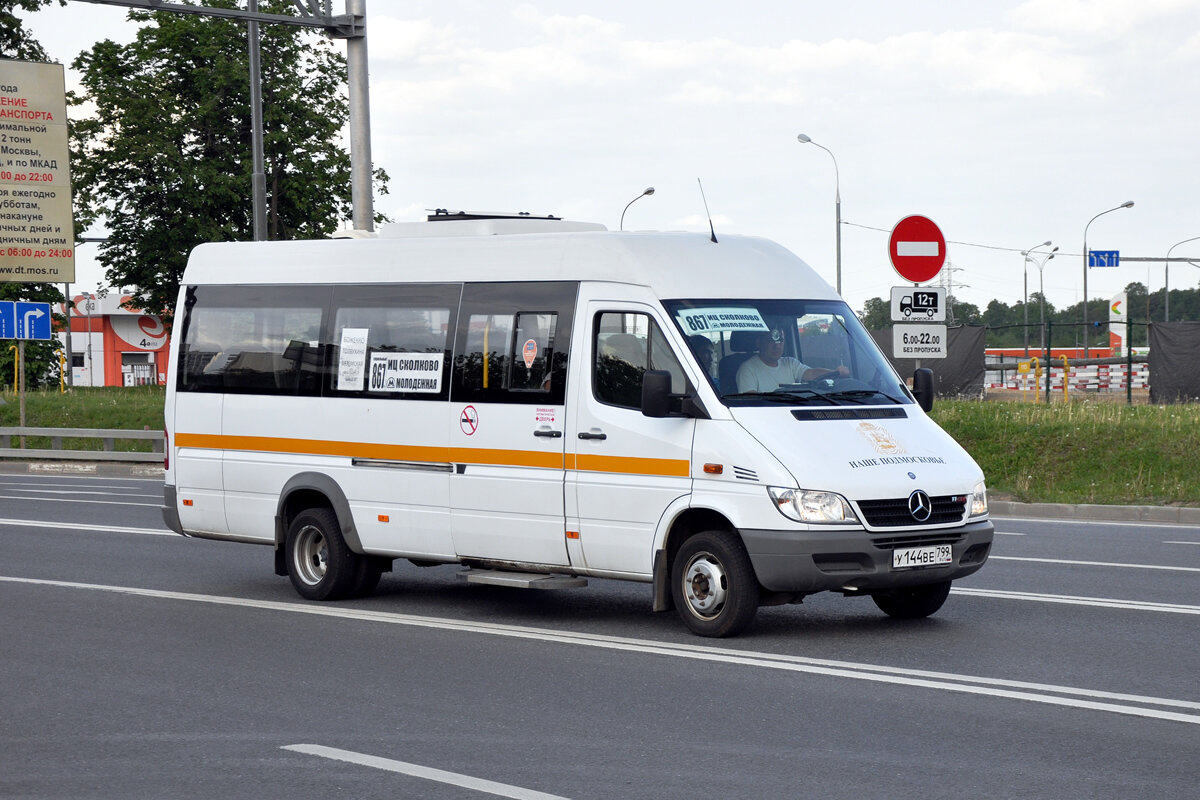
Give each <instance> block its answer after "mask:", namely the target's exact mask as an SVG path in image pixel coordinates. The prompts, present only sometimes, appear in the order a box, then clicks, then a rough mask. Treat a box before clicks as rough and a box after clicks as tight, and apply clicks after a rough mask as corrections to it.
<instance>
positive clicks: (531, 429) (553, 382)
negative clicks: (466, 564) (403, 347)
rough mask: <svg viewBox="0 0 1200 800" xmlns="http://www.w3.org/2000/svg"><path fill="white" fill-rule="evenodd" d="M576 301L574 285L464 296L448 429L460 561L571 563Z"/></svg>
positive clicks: (481, 287) (469, 287)
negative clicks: (567, 483) (570, 381)
mask: <svg viewBox="0 0 1200 800" xmlns="http://www.w3.org/2000/svg"><path fill="white" fill-rule="evenodd" d="M577 291H578V285H577V284H575V283H566V282H554V283H550V282H539V283H474V284H466V285H465V286H464V287H463V299H462V304H461V306H460V313H459V321H458V332H457V336H456V339H455V352H454V373H453V378H452V384H451V401H450V419H449V434H450V460H451V461H452V462H453V473H452V474H451V476H450V521H451V532H452V537H453V540H454V549H455V552H456V553H457V554H458V556H459V557H461V558H483V559H495V560H503V561H514V562H522V563H526V564H545V565H551V566H561V565H566V564H568V563H569V561H568V558H567V546H566V543H565V530H566V523H565V510H564V499H563V481H564V464H563V459H564V442H565V439H566V436H565V433H564V431H565V420H564V418H563V415H564V413H565V411H566V406H565V395H566V380H567V360H568V351H569V348H570V342H571V323H572V317H573V314H574V309H575V295H576V292H577Z"/></svg>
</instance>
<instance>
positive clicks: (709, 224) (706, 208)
mask: <svg viewBox="0 0 1200 800" xmlns="http://www.w3.org/2000/svg"><path fill="white" fill-rule="evenodd" d="M696 183H699V184H700V199H701V200H703V201H704V213H705V214H707V215H708V230H709V233H711V234H712V239H711V241H712V243H713V244H716V243H717V232H716V230H714V229H713V224H712V213H710V212H709V210H708V200H707V199H705V197H704V184H703V183H700V179H699V178H696Z"/></svg>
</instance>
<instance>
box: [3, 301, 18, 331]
mask: <svg viewBox="0 0 1200 800" xmlns="http://www.w3.org/2000/svg"><path fill="white" fill-rule="evenodd" d="M16 320H17V317H16V310H15V309H14V308H13V302H12V300H3V301H0V339H13V338H16V335H17V322H16Z"/></svg>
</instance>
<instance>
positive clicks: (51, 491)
mask: <svg viewBox="0 0 1200 800" xmlns="http://www.w3.org/2000/svg"><path fill="white" fill-rule="evenodd" d="M9 488H10V490H11V489H15V490H16V491H18V492H29V493H31V494H33V493H38V494H99V495H104V496H105V497H111V496H112V491H107V492H102V491H90V490H89V491H84V490H82V489H26V488H25V487H23V486H16V487H9ZM101 488H103V487H101ZM121 496H122V497H154V498H157V499H160V500H161V499H162V494H161V493H160V494H141V493H138V492H121ZM29 499H30V500H40V499H42V498H40V497H31V498H29Z"/></svg>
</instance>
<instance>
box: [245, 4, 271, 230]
mask: <svg viewBox="0 0 1200 800" xmlns="http://www.w3.org/2000/svg"><path fill="white" fill-rule="evenodd" d="M247 10H249V11H250V13H252V14H257V13H258V0H249V5H248V6H247ZM247 38H248V39H249V41H250V45H249V47H250V150H251V159H252V161H253V169H254V172H253V174H252V175H251V176H250V187H251V201H250V202H251V205H252V206H253V210H254V241H256V242H265V241H266V240H267V176H266V174H265V172H264V167H263V116H262V74H261V71H260V68H259V55H258V22H256V21H255V20H251V21H250V22H249V23H248V24H247Z"/></svg>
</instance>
